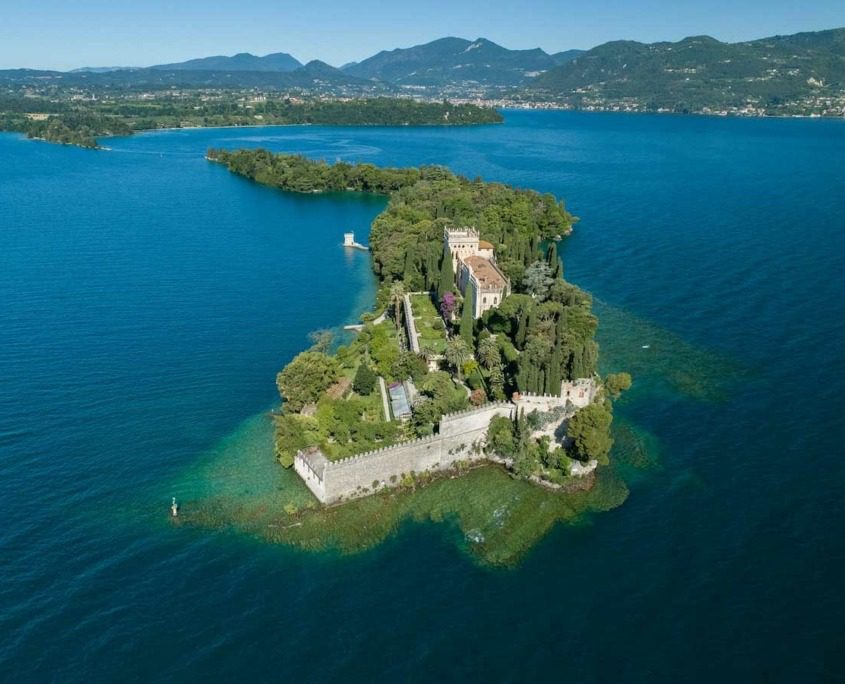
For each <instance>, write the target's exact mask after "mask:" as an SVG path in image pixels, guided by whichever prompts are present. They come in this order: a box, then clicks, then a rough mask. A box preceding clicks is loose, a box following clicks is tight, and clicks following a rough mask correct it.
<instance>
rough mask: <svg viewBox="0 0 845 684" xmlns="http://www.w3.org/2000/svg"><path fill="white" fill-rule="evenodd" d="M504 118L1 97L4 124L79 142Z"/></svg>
mask: <svg viewBox="0 0 845 684" xmlns="http://www.w3.org/2000/svg"><path fill="white" fill-rule="evenodd" d="M502 121H503V119H502V115H501V114H500V113H499V112H497V111H496V110H495V109H492V108H489V107H480V106H477V105H475V104H468V103H464V104H453V103H451V102H449V101H447V100H442V101H438V102H421V101H416V100H410V99H403V98H387V97H374V98H351V99H350V98H344V99H340V98H335V99H326V98H318V97H296V96H286V95H279V94H269V95H268V94H266V93H261V92H258V93H257V92H254V91H248V90H247V91H241V90H235V91H230V90H220V89H216V90H206V91H200V92H197V91H194V90H186V91H176V92H172V91H154V92H142V93H135V92H116V93H115V92H98V91H95V92H91V93H86V94H85V96H84V97H82V96H81V95H80V94H79V93H77V92H75V91H73V90H66V89H63V88H58V89H55V90H51V91H49V92H47V93H43V94H38V95H32V96H23V95H15V96H6V97H0V130H2V131H13V132H19V133H24V134H26V135H27V137H30V138H36V139H40V140H46V141H48V142H54V143H61V144H66V145H77V146H80V147H88V148H98V147H100V145H99V143H98V142H97V139H98V138H103V137H108V136H119V135H131V134H132V133H134V132H136V131H147V130H156V129H165V128H205V127H215V126H276V125H307V124H313V125H326V126H467V125H476V124H494V123H501V122H502Z"/></svg>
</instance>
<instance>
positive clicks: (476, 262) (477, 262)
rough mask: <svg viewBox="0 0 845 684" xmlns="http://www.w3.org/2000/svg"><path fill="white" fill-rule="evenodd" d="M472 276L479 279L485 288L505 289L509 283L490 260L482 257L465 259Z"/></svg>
mask: <svg viewBox="0 0 845 684" xmlns="http://www.w3.org/2000/svg"><path fill="white" fill-rule="evenodd" d="M464 263H465V264H466V265H467V266H468V267H469V270H470V271H471V272H472V274H473V275H474V276H475V277H476V278H477V279H478V284H479V285H480V286H481V287H483V288H487V287H496V288H503V287H505V285H506V283H507V281H506V280H505V276H504V275H502V272H501V271H500V270H499V269H498V268H496V266H495V265H494V264H493V263H492V262H491V261H490V260H489V259H485V258H484V257H480V256H471V257H466V258H465V259H464Z"/></svg>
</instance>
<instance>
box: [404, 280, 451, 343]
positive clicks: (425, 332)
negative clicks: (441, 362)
mask: <svg viewBox="0 0 845 684" xmlns="http://www.w3.org/2000/svg"><path fill="white" fill-rule="evenodd" d="M411 309H412V310H413V313H414V324H415V325H416V327H417V332H418V333H419V334H420V338H419V342H420V349H426V348H428V349H431V350H432V351H433V352H434V353H436V354H442V353H443V352H444V351H445V350H446V330H445V328H443V327H442V324H443V319H442V318H441V317H440V314H438V313H437V309H435V308H434V303H433V302H432V301H431V297H429V296H428V295H427V294H415V295H411ZM436 326H440V329H439V330H438V329H437V327H436Z"/></svg>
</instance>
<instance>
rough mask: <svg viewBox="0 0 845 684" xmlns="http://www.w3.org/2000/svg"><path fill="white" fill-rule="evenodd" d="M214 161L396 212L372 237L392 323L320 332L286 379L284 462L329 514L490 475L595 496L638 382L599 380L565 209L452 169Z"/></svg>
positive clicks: (228, 154)
mask: <svg viewBox="0 0 845 684" xmlns="http://www.w3.org/2000/svg"><path fill="white" fill-rule="evenodd" d="M207 158H208V159H209V160H210V161H213V162H217V163H221V164H224V165H225V166H226V167H227V168H228V169H229V170H230V171H232V172H234V173H237V174H239V175H241V176H244V177H247V178H250V179H252V180H255V181H257V182H259V183H262V184H265V185H269V186H273V187H276V188H279V189H282V190H285V191H293V192H309V193H313V192H369V193H378V194H382V195H386V196H388V198H389V200H388V204H387V207H386V209H385V210H384V211H383V212H382V213H381V214H380V215H379V216H378V217H377V218H376V219H375V221H374V222H373V225H372V230H371V234H370V238H369V246H370V250H371V254H372V263H373V269H374V271H375V274H376V276H377V278H378V281H379V288H378V293H377V297H376V310H375V311H373V312H369V313H367V314H364V315H363V316H362V319H361V320H362V323H361V325H360V326H359V327H358V331H357V334H356V336H355V337H354V339H352V340H351V341H350V342H348V343H347V344H343V345H340V346H337V345H335V344H333V341H332V339H331V336H329V335H327V334H319V335H317V336H316V337H315V339H314V344H313V346H312V347H311V348H310V349H307V350H305V351H303V352H301V353H300V354H299V355H297V356H296V357H295V358H294V359H293V360H292V361H291V362H290V363H289V364H288V365H287V366H286V367H285V368H284V369H283V370H282V371H281V372H280V373H279V374H278V376H277V386H278V389H279V392H280V395H281V397H282V400H283V403H282V408H281V410H280V411H279V412H277V413H276V414H275V415H274V420H275V424H276V437H275V451H276V456H277V458H278V460H279V462H280V463H281V465H282V466H284V467H286V468H291V467H292V468H294V469H295V471H296V473H297V474H298V475H299V476H300V477H301V478H302V481H303V482H304V483H305V484H306V485H307V487H308V488H309V490H310V491H311V492H312V493H313V494H314V496H315V497H316V498H317V500H318V501H319V502H320V503H321V504H323V505H336V504H340V503H344V502H348V501H351V500H353V499H359V498H362V497H366V496H369V495H373V494H377V493H380V492H386V491H390V490H393V489H396V488H402V487H406V488H407V487H413V488H416V487H419V486H421V485H424V484H426V483H429V482H432V481H433V480H436V479H438V478H442V477H443V476H449V477H454V476H456V475H459V474H462V473H466V472H468V471H469V470H470V469H472V468H473V467H474V466H478V465H483V464H488V463H494V464H497V466H498V467H501V468H504V469H506V470H507V471H508V472H509V473H510V474H511V476H512V477H515V478H520V479H524V480H527V481H530V482H531V483H533V484H535V485H537V486H540V487H544V488H546V489H549V490H553V491H560V492H571V491H574V490H583V489H589V488H590V487H591V486H592V484H593V483H594V481H595V477H596V471H597V470H598V469H599V468H601V467H602V466H604V465H606V464H607V463H608V456H609V453H610V450H611V447H612V445H613V439H612V437H611V433H610V428H611V422H612V418H613V412H612V404H613V400H614V399H615V398H616V397H618V396H619V395H620V393H621V392H623V391H624V390H625V389H627V388H628V387H629V386H630V384H631V378H630V376H629V375H628V374H626V373H618V374H613V375H609V376H608V377H606V378H604V379H601V378H600V377H599V376H598V374H597V361H598V346H597V344H596V342H595V339H594V335H595V331H596V327H597V320H596V318H595V316H594V315H593V314H592V312H591V304H592V301H591V298H590V296H589V295H588V294H587V293H585V292H584V291H582V290H580V289H579V288H578V287H576V286H575V285H572V284H571V283H568V282H567V281H566V280H565V279H564V277H563V263H562V260H561V258H560V255H559V253H558V242H559V240H561V239H562V238H563V237H564V236H566V235H568V234H569V233H570V232H571V230H572V226H573V224H574V223H575V221H576V219H575V217H573V216H572V215H571V214H570V213H569V212H568V211H567V210H566V208H565V206H564V205H563V203H562V202H559V201H558V200H557V199H556V198H555V197H554V196H552V195H550V194H540V193H537V192H535V191H532V190H522V189H516V188H513V187H510V186H507V185H504V184H500V183H490V182H484V181H482V180H480V179H476V180H470V179H467V178H464V177H461V176H458V175H456V174H454V173H452V172H451V171H449V170H448V169H446V168H443V167H440V166H424V167H421V168H404V169H399V168H379V167H376V166H374V165H372V164H349V163H345V162H338V163H335V164H328V163H325V162H323V161H315V160H311V159H308V158H306V157H303V156H298V155H287V154H274V153H271V152H269V151H266V150H262V149H257V150H239V151H226V150H218V149H211V150H209V151H208V153H207ZM339 248H340V246H339Z"/></svg>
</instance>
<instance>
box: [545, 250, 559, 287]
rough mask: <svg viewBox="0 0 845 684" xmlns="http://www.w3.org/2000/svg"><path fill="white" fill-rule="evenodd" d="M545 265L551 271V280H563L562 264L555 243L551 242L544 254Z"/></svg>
mask: <svg viewBox="0 0 845 684" xmlns="http://www.w3.org/2000/svg"><path fill="white" fill-rule="evenodd" d="M546 263H547V264H548V265H549V268H551V270H552V278H554V279H555V280H560V279H561V278H563V264H562V263H561V261H560V256H558V253H557V242H552V244H551V245H549V251H548V252H546Z"/></svg>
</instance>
